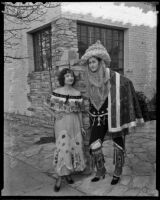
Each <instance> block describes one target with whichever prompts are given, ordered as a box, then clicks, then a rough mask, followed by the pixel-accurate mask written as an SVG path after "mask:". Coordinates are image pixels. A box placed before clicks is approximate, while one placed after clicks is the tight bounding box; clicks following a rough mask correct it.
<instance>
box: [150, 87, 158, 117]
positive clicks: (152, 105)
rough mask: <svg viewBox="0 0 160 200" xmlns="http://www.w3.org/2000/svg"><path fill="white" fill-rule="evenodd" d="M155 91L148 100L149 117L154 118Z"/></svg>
mask: <svg viewBox="0 0 160 200" xmlns="http://www.w3.org/2000/svg"><path fill="white" fill-rule="evenodd" d="M156 96H157V95H156V91H155V90H154V93H153V96H152V98H151V99H150V101H149V110H150V119H151V120H156Z"/></svg>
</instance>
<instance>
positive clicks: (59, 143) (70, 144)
mask: <svg viewBox="0 0 160 200" xmlns="http://www.w3.org/2000/svg"><path fill="white" fill-rule="evenodd" d="M51 107H52V109H53V110H54V111H55V124H54V125H55V138H56V150H55V152H54V160H53V166H54V168H55V170H56V173H57V174H58V175H59V176H64V175H69V174H71V173H72V172H75V171H83V170H84V169H85V158H84V152H83V141H82V135H81V127H80V119H79V115H78V113H79V112H81V108H82V97H81V96H68V95H62V94H58V93H55V92H53V94H52V97H51Z"/></svg>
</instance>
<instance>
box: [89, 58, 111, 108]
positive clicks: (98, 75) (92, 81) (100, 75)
mask: <svg viewBox="0 0 160 200" xmlns="http://www.w3.org/2000/svg"><path fill="white" fill-rule="evenodd" d="M109 89H110V81H109V71H108V70H106V69H105V63H104V61H100V63H99V69H98V70H97V71H96V72H92V71H91V70H90V69H89V68H88V67H87V93H88V97H89V98H90V101H91V103H92V104H93V105H94V107H95V108H96V109H97V110H99V109H100V108H101V106H102V105H103V103H104V102H105V100H106V98H107V96H108V92H109Z"/></svg>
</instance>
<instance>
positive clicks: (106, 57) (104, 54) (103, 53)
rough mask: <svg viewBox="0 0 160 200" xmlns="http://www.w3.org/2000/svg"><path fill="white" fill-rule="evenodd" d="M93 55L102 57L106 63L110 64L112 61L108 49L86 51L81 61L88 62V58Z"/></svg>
mask: <svg viewBox="0 0 160 200" xmlns="http://www.w3.org/2000/svg"><path fill="white" fill-rule="evenodd" d="M91 57H98V58H100V59H102V60H103V61H104V62H105V63H106V64H110V62H111V58H110V56H109V54H108V53H107V52H106V51H99V50H94V51H89V52H87V53H85V54H84V55H83V56H82V58H81V63H82V64H86V62H87V61H88V59H89V58H91Z"/></svg>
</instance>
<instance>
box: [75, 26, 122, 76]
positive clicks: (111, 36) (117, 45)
mask: <svg viewBox="0 0 160 200" xmlns="http://www.w3.org/2000/svg"><path fill="white" fill-rule="evenodd" d="M77 37H78V52H79V56H80V58H81V56H82V55H83V54H84V53H85V50H86V49H87V48H88V47H89V46H90V45H91V44H93V43H95V42H96V41H97V40H100V41H101V43H102V44H103V45H104V46H105V47H106V49H107V51H108V53H109V55H110V57H111V60H112V61H111V64H110V66H111V69H113V70H115V71H117V72H119V73H123V63H124V53H123V52H124V46H123V44H124V32H123V30H119V29H115V28H111V27H103V26H98V25H96V26H95V25H93V24H85V23H81V22H78V24H77Z"/></svg>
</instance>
